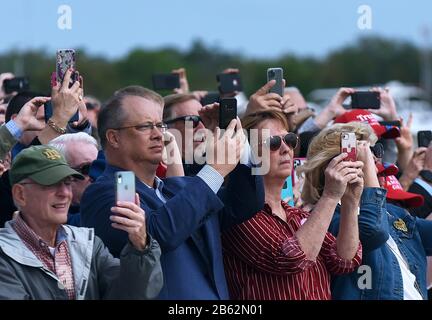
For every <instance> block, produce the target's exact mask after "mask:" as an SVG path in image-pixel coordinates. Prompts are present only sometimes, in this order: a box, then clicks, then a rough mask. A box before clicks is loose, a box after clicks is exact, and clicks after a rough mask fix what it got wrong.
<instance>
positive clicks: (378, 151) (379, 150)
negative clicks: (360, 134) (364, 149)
mask: <svg viewBox="0 0 432 320" xmlns="http://www.w3.org/2000/svg"><path fill="white" fill-rule="evenodd" d="M370 149H371V151H372V153H373V154H374V156H375V157H377V158H380V159H381V158H382V157H383V155H384V146H383V145H382V143H379V142H377V143H375V145H374V146H373V147H370Z"/></svg>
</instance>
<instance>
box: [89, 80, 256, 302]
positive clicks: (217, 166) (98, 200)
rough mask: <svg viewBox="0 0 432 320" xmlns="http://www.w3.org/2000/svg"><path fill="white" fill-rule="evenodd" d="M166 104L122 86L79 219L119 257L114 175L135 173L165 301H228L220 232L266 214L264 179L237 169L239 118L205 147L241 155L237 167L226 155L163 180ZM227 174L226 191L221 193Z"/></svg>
mask: <svg viewBox="0 0 432 320" xmlns="http://www.w3.org/2000/svg"><path fill="white" fill-rule="evenodd" d="M163 103H164V102H163V99H162V97H161V96H160V95H158V94H157V93H155V92H153V91H151V90H148V89H145V88H142V87H134V90H131V89H130V88H124V89H122V90H119V91H117V92H116V94H115V95H114V96H113V97H112V98H111V99H110V100H109V102H108V103H107V104H106V105H105V107H104V108H103V109H102V110H101V113H100V114H99V118H98V130H99V136H100V138H101V143H102V147H103V149H104V151H105V154H106V160H107V166H106V168H105V171H104V173H103V174H102V176H100V177H99V178H98V180H97V181H96V182H95V183H93V184H91V185H90V186H89V187H88V188H87V189H86V191H85V192H84V195H83V198H82V200H81V221H82V224H83V225H85V226H89V227H94V228H95V232H96V234H97V235H99V236H100V237H101V238H102V239H103V240H104V242H105V243H106V244H107V246H108V248H109V249H110V251H111V253H113V255H114V256H118V255H119V254H120V250H121V248H122V247H123V246H124V245H125V243H126V242H127V236H126V234H125V233H124V232H121V231H117V230H115V231H113V230H112V228H111V227H110V225H111V221H110V219H109V216H110V215H111V213H110V212H111V207H112V206H113V204H114V203H115V187H114V186H115V184H114V177H115V173H116V172H118V171H133V172H134V173H135V176H136V190H137V193H138V194H139V196H140V205H141V208H142V209H143V210H144V211H145V215H146V221H147V223H148V230H149V233H150V234H151V235H152V236H153V237H154V238H155V239H156V240H157V241H158V242H159V244H160V246H161V248H162V252H163V253H162V257H161V261H162V269H163V271H164V287H163V289H162V291H161V293H160V295H159V298H160V299H208V300H214V299H228V298H229V296H228V290H227V284H226V279H225V273H224V268H223V262H222V261H223V260H222V246H221V238H220V234H221V229H225V228H229V227H230V226H231V225H233V224H237V223H241V222H242V221H245V220H247V219H249V218H250V217H252V216H253V215H254V214H255V213H256V212H257V210H260V209H261V208H262V206H263V202H264V194H263V186H262V180H261V179H259V177H258V178H257V177H254V176H252V175H251V168H249V167H247V166H244V165H238V162H239V159H240V154H241V151H242V149H243V144H244V139H245V137H244V135H243V131H242V130H241V123H240V121H239V120H233V121H231V123H230V124H229V126H228V128H227V130H226V132H225V133H224V134H223V135H221V134H220V131H219V130H215V135H214V136H212V137H210V138H209V141H207V143H208V147H207V151H209V152H210V151H211V152H213V153H214V154H215V158H216V159H217V154H218V151H217V150H227V149H228V150H231V151H234V153H235V159H234V160H235V161H234V162H230V161H228V158H227V156H228V155H225V156H226V157H225V158H224V159H223V161H222V162H216V163H212V164H207V165H204V166H203V167H202V168H201V169H200V170H199V172H198V173H197V174H196V175H194V176H189V177H172V178H166V179H159V178H157V177H156V169H157V166H158V165H159V163H160V161H161V160H162V153H163V144H164V142H163V134H164V132H165V130H166V129H167V127H166V125H165V123H164V122H162V110H163ZM198 104H199V103H198ZM235 128H236V129H237V130H235ZM228 174H230V179H229V181H228V185H227V187H226V188H224V189H222V188H221V186H222V184H223V182H224V177H226V176H227V175H228Z"/></svg>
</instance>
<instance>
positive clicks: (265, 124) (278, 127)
mask: <svg viewBox="0 0 432 320" xmlns="http://www.w3.org/2000/svg"><path fill="white" fill-rule="evenodd" d="M257 129H259V130H260V131H261V130H262V129H268V130H270V135H271V136H281V137H283V136H285V135H286V134H287V133H288V131H287V130H286V128H285V127H284V126H283V124H282V123H281V122H280V121H278V120H275V119H267V120H264V121H262V122H261V123H260V124H259V125H258V127H257ZM259 139H260V141H261V140H263V138H262V134H261V133H260V134H259ZM261 147H262V148H266V146H261ZM265 154H266V153H264V155H265ZM293 157H294V150H293V149H292V148H291V147H289V146H288V145H286V143H285V142H284V141H283V139H282V141H281V145H280V148H279V149H278V150H275V151H271V150H270V152H269V157H267V159H266V157H264V159H263V161H269V163H268V162H267V163H268V164H269V168H270V170H269V173H268V174H267V176H268V177H275V178H276V177H277V178H281V179H286V178H287V177H289V176H290V175H291V170H292V166H293Z"/></svg>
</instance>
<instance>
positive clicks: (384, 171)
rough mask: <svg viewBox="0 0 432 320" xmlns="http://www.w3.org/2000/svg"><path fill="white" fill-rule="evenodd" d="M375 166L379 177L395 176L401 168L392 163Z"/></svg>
mask: <svg viewBox="0 0 432 320" xmlns="http://www.w3.org/2000/svg"><path fill="white" fill-rule="evenodd" d="M375 165H376V167H377V169H378V173H377V174H378V175H379V176H395V175H397V174H398V172H399V168H398V167H397V166H396V165H395V164H393V163H390V162H382V163H381V162H376V163H375Z"/></svg>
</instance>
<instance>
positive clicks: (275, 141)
mask: <svg viewBox="0 0 432 320" xmlns="http://www.w3.org/2000/svg"><path fill="white" fill-rule="evenodd" d="M282 140H283V141H284V143H285V144H286V145H287V146H288V147H290V148H291V149H295V148H296V147H297V145H298V141H299V138H298V136H297V135H296V134H295V133H292V132H289V133H287V134H286V135H284V136H271V137H270V138H267V139H266V140H265V141H264V142H263V144H264V145H265V146H267V147H268V148H270V150H271V151H277V150H279V148H280V147H281V145H282Z"/></svg>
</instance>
